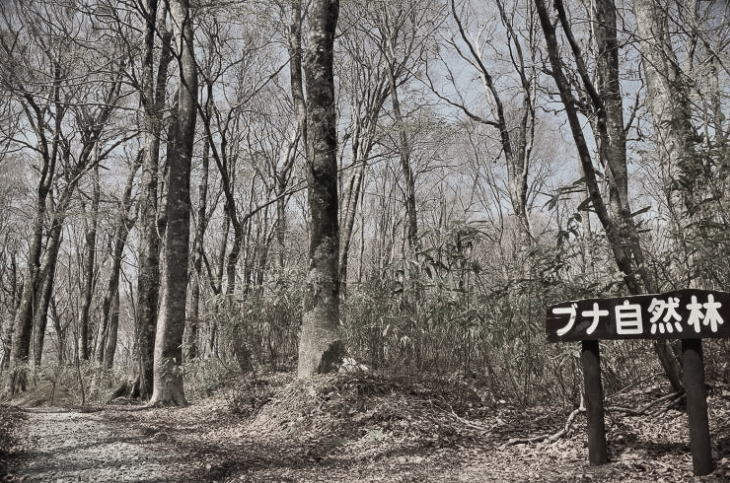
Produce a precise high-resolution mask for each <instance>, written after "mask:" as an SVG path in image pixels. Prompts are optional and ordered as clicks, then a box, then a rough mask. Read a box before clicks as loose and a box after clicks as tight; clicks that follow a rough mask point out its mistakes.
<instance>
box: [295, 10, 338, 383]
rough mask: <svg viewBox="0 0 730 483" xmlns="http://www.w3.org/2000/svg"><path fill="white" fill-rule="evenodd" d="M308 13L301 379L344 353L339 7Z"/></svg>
mask: <svg viewBox="0 0 730 483" xmlns="http://www.w3.org/2000/svg"><path fill="white" fill-rule="evenodd" d="M309 13H310V17H309V48H308V51H307V58H306V66H305V74H306V82H307V182H308V187H309V192H308V194H309V209H310V214H311V215H310V216H311V219H310V224H311V226H310V233H311V235H310V241H309V272H308V273H307V279H306V286H305V294H304V315H303V320H302V329H301V335H300V339H299V365H298V376H299V378H308V377H311V376H313V375H314V374H317V373H326V372H330V371H332V370H333V369H335V368H336V367H337V363H338V362H339V361H340V360H341V359H342V356H343V352H344V345H343V343H342V341H341V339H340V336H339V333H338V332H339V331H338V323H339V270H338V256H339V223H338V219H337V215H338V213H337V131H336V121H337V119H336V112H335V86H334V77H333V72H332V71H333V66H332V61H333V47H334V40H335V28H336V26H337V17H338V14H339V2H338V1H337V0H316V1H314V2H312V4H311V6H310V11H309Z"/></svg>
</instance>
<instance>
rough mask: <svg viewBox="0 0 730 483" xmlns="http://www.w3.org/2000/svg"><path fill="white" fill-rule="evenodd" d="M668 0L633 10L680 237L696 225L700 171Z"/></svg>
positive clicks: (644, 2)
mask: <svg viewBox="0 0 730 483" xmlns="http://www.w3.org/2000/svg"><path fill="white" fill-rule="evenodd" d="M668 3H669V2H667V1H666V0H636V1H635V2H634V12H635V15H636V23H637V31H638V34H639V50H640V52H641V56H642V64H643V67H644V75H645V77H646V82H647V86H648V99H649V109H650V112H651V115H652V119H653V121H654V135H655V138H656V142H655V146H656V147H657V150H658V153H659V161H660V163H661V165H662V166H663V168H664V172H665V173H666V174H667V175H668V177H669V179H668V180H667V182H666V185H665V189H666V193H667V204H668V207H669V213H670V216H671V219H672V223H673V226H674V230H675V232H676V236H677V237H678V238H680V239H681V238H684V237H686V236H688V235H689V234H690V233H688V232H689V231H691V226H692V224H693V223H692V221H693V220H692V216H691V213H692V210H693V205H694V202H693V198H694V196H693V195H694V193H693V192H694V186H695V185H696V180H697V178H698V176H699V175H700V174H701V167H699V163H698V162H697V156H696V154H695V148H694V144H693V137H694V129H693V127H692V119H691V104H690V99H689V94H688V92H687V85H686V82H685V81H684V80H683V79H682V70H681V68H680V67H679V63H678V60H677V55H676V54H675V52H674V48H673V46H672V42H671V39H670V36H669V26H668V15H669V4H668ZM686 258H687V260H688V265H689V266H688V269H689V270H688V272H689V273H688V274H687V278H688V280H689V281H690V284H691V283H692V279H693V278H694V277H693V275H692V273H691V272H692V266H691V265H692V262H691V259H692V256H691V254H689V253H688V254H687V256H686Z"/></svg>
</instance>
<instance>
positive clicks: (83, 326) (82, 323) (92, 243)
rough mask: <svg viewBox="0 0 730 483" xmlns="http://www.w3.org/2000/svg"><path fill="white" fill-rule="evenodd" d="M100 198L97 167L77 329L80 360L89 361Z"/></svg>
mask: <svg viewBox="0 0 730 483" xmlns="http://www.w3.org/2000/svg"><path fill="white" fill-rule="evenodd" d="M100 197H101V192H100V186H99V165H98V164H97V165H96V166H95V167H94V188H93V195H92V200H91V226H90V227H89V230H88V231H87V232H86V236H85V238H86V257H85V259H84V292H83V294H82V297H83V303H82V305H81V315H80V316H79V327H80V332H81V347H80V349H81V359H82V360H84V361H87V360H89V310H90V309H91V299H92V296H93V295H94V262H95V258H96V226H97V219H98V217H99V199H100Z"/></svg>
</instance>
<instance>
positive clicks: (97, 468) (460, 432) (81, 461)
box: [0, 375, 730, 482]
mask: <svg viewBox="0 0 730 483" xmlns="http://www.w3.org/2000/svg"><path fill="white" fill-rule="evenodd" d="M287 382H288V378H287V377H283V376H282V377H279V378H273V379H266V380H258V381H255V382H249V383H242V384H241V385H240V386H239V387H238V389H236V390H235V391H232V390H229V391H228V392H223V393H219V394H218V395H217V396H214V397H210V398H207V399H205V400H202V401H197V402H195V403H194V404H192V405H190V406H188V407H185V408H162V409H159V408H158V409H147V408H143V407H139V406H134V405H129V404H126V405H124V404H110V405H104V406H92V407H88V406H87V407H85V408H55V409H54V408H49V407H39V408H25V409H23V410H22V411H19V410H17V409H14V408H9V407H0V465H1V464H2V461H3V460H2V456H3V454H6V456H7V455H9V457H10V459H9V460H8V461H7V462H8V464H9V466H8V468H7V473H6V476H5V479H6V480H7V481H93V482H104V481H114V482H118V481H119V482H121V481H124V482H131V481H135V482H140V481H150V482H151V481H176V482H177V481H323V482H324V481H327V482H329V481H348V482H350V481H363V482H365V481H368V482H369V481H374V482H377V481H461V482H482V481H545V482H548V481H551V482H565V481H652V482H654V481H658V482H661V481H667V482H669V481H693V480H694V481H729V480H730V392H728V391H727V390H721V389H717V388H716V389H715V390H714V391H712V393H711V396H710V398H709V401H708V403H709V407H710V426H711V427H710V429H711V432H712V434H713V445H714V448H715V454H714V456H715V462H716V465H717V468H716V470H715V471H714V472H713V473H712V474H711V475H708V476H706V477H701V478H693V477H692V473H691V468H692V461H691V456H690V453H689V445H688V443H687V423H686V417H685V415H684V413H682V412H681V411H680V410H679V409H677V408H674V407H668V404H667V403H665V400H661V399H660V398H661V395H662V393H661V392H660V391H659V390H658V389H652V390H646V389H644V390H635V391H633V392H627V393H624V394H622V395H620V396H618V397H616V398H613V399H612V400H610V401H609V404H610V405H612V406H616V407H618V406H620V407H629V406H631V407H634V408H642V407H647V406H649V405H651V406H650V407H649V409H647V410H646V414H643V415H640V416H639V415H631V414H629V413H627V412H626V411H620V410H612V411H609V412H608V414H607V417H606V426H607V430H608V440H609V453H610V458H611V463H609V464H607V465H603V466H600V467H590V466H588V465H587V450H586V448H585V429H586V428H585V416H584V414H582V413H580V414H578V415H577V417H575V419H574V420H573V423H572V424H571V425H570V427H569V428H568V430H567V432H566V433H565V434H564V435H563V436H562V437H561V438H559V439H556V440H554V441H543V442H533V443H515V441H514V440H515V439H516V438H534V437H538V436H541V435H546V434H553V433H555V432H557V431H559V430H560V429H561V428H563V427H564V426H565V422H566V418H567V416H568V414H569V413H570V412H571V411H570V409H566V408H555V407H533V408H529V409H522V408H516V407H510V406H509V405H507V404H504V403H502V404H500V403H499V402H497V403H496V404H495V405H491V406H489V407H486V406H484V405H483V404H481V403H480V402H479V398H478V397H477V396H476V395H475V394H474V393H473V392H469V391H468V390H464V389H463V388H461V389H458V388H456V386H453V387H452V386H450V385H448V384H443V383H442V384H430V383H427V382H423V381H421V382H413V381H409V382H406V381H402V380H394V379H383V378H376V377H372V376H367V375H360V376H353V375H348V376H338V377H334V378H323V379H321V380H318V381H317V382H315V383H314V384H308V385H301V384H297V383H294V384H286V383H287ZM667 401H668V400H667ZM120 402H121V401H115V403H120ZM11 425H14V429H12V431H11V432H12V434H11V435H10V436H12V439H11V441H10V442H9V443H8V444H6V445H3V444H2V441H3V438H2V436H3V434H4V433H3V431H5V433H7V432H8V431H9V427H10V426H11ZM6 436H8V435H7V434H6ZM0 473H2V472H1V471H0Z"/></svg>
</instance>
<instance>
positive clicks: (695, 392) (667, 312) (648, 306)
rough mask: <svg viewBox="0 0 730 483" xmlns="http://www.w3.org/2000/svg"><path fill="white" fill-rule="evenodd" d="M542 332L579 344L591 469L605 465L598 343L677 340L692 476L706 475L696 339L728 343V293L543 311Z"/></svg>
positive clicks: (706, 435)
mask: <svg viewBox="0 0 730 483" xmlns="http://www.w3.org/2000/svg"><path fill="white" fill-rule="evenodd" d="M726 321H727V322H726ZM546 331H547V339H548V341H550V342H572V341H580V342H581V349H582V350H581V362H582V364H583V380H584V386H585V400H586V415H587V418H588V458H589V461H590V463H591V464H593V465H598V464H603V463H606V462H607V461H608V451H607V448H606V432H605V426H604V420H603V385H602V383H601V368H600V367H601V366H600V364H601V360H600V350H599V345H598V341H599V340H601V339H681V341H682V369H683V381H682V382H683V385H684V389H685V393H686V396H687V416H688V419H689V433H690V438H689V439H690V447H691V449H692V463H693V468H694V473H695V475H706V474H708V473H710V472H712V469H713V463H712V455H711V444H710V431H709V425H708V420H707V398H706V394H705V370H704V364H703V361H702V340H701V339H703V338H708V337H713V338H720V337H730V293H727V292H719V291H710V290H694V289H687V290H678V291H674V292H666V293H662V294H651V295H640V296H633V297H618V298H610V299H587V300H573V301H569V302H563V303H560V304H557V305H553V306H552V307H550V308H548V311H547V321H546Z"/></svg>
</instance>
